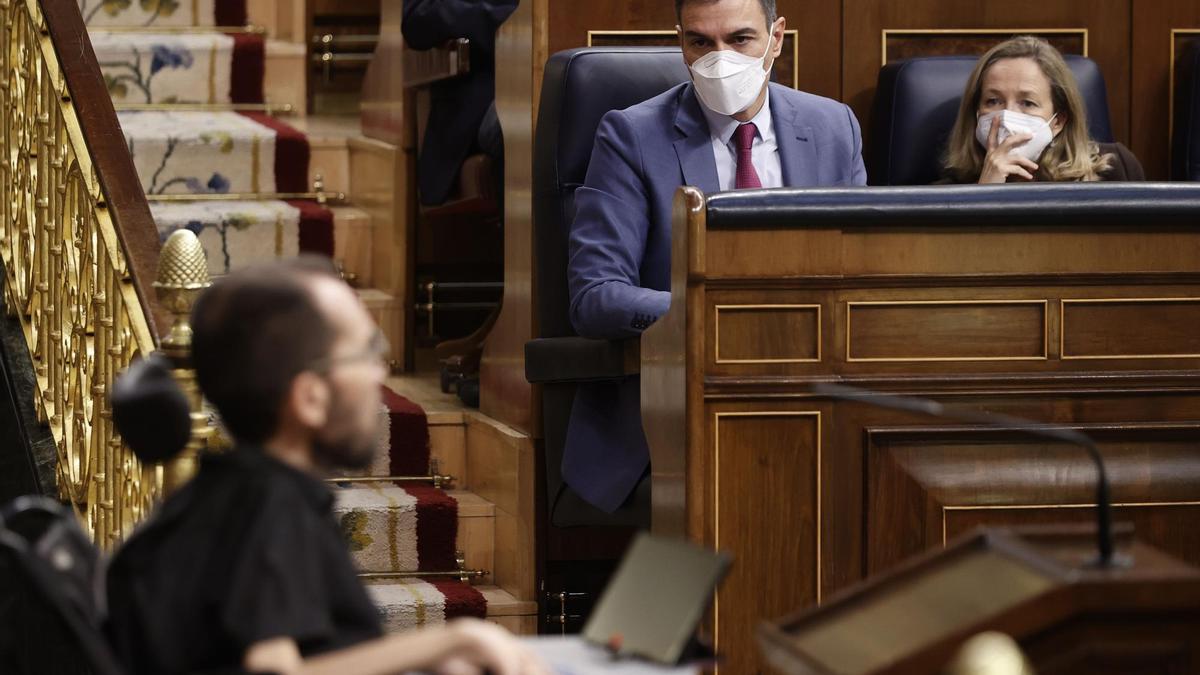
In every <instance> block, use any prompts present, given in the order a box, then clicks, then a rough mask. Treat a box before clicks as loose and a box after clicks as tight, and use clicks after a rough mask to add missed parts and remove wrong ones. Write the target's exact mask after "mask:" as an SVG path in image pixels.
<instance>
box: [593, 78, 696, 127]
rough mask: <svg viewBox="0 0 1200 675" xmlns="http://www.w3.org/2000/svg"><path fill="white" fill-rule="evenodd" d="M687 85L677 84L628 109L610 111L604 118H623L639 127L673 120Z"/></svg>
mask: <svg viewBox="0 0 1200 675" xmlns="http://www.w3.org/2000/svg"><path fill="white" fill-rule="evenodd" d="M686 86H687V84H686V83H684V84H678V85H675V86H674V87H671V88H670V89H668V90H666V91H664V92H663V93H661V94H659V95H657V96H654V97H651V98H648V99H646V100H645V101H642V102H641V103H635V104H633V105H631V106H629V107H628V108H623V109H620V110H611V111H609V112H608V113H607V114H606V115H605V117H606V118H623V119H625V120H628V121H629V122H630V123H631V124H634V125H637V126H639V127H640V126H641V125H644V124H648V123H653V122H654V121H657V120H664V119H671V118H673V116H674V114H675V112H676V110H677V109H678V106H679V96H680V93H681V92H682V90H683V88H684V87H686Z"/></svg>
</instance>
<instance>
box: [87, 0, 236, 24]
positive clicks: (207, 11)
mask: <svg viewBox="0 0 1200 675" xmlns="http://www.w3.org/2000/svg"><path fill="white" fill-rule="evenodd" d="M79 11H80V13H81V14H83V20H84V22H85V23H86V24H87V25H88V27H89V28H92V27H97V26H120V27H146V26H154V27H165V26H171V27H182V26H244V25H246V0H188V1H187V2H184V1H183V0H137V1H136V2H134V1H133V0H79Z"/></svg>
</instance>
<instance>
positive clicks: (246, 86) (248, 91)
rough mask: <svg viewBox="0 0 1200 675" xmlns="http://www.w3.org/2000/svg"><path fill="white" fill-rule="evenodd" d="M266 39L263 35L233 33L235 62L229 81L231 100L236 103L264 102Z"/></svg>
mask: <svg viewBox="0 0 1200 675" xmlns="http://www.w3.org/2000/svg"><path fill="white" fill-rule="evenodd" d="M266 44H267V42H266V40H265V39H263V36H261V35H252V34H249V33H235V34H234V35H233V64H232V72H231V73H230V82H229V100H230V101H233V102H234V103H262V102H263V77H264V73H265V70H264V69H265V67H266V65H265V64H266V58H267V56H266Z"/></svg>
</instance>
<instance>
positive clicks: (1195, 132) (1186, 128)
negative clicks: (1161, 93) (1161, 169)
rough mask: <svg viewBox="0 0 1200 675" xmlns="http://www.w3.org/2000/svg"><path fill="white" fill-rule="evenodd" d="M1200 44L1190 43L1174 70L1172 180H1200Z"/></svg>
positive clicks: (1184, 49)
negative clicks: (1199, 80)
mask: <svg viewBox="0 0 1200 675" xmlns="http://www.w3.org/2000/svg"><path fill="white" fill-rule="evenodd" d="M1198 79H1200V40H1188V41H1186V42H1185V43H1184V44H1183V50H1182V53H1181V54H1180V55H1179V57H1178V61H1177V62H1176V66H1175V109H1174V110H1172V111H1171V114H1172V115H1174V129H1173V130H1172V138H1171V180H1200V82H1198V81H1197V80H1198Z"/></svg>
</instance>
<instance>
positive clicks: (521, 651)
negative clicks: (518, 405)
mask: <svg viewBox="0 0 1200 675" xmlns="http://www.w3.org/2000/svg"><path fill="white" fill-rule="evenodd" d="M446 629H447V630H448V631H449V632H450V635H451V636H453V639H454V641H455V642H456V647H455V649H454V650H453V653H452V654H451V655H450V657H449V658H448V659H446V660H445V661H443V662H442V663H440V664H438V667H437V672H438V673H439V674H440V675H479V674H481V673H483V672H488V673H491V674H492V675H548V674H549V671H548V670H547V669H546V667H545V666H544V665H542V662H541V661H540V660H538V658H537V657H536V656H534V655H533V652H531V651H530V650H529V649H528V648H527V647H525V645H523V644H521V643H520V642H518V641H517V640H516V639H515V638H514V637H513V636H512V634H511V633H509V632H508V631H506V630H504V629H503V628H500V627H499V626H497V625H495V624H492V623H488V622H486V621H480V620H479V619H458V620H457V621H453V622H451V623H450V624H448V625H447V626H446Z"/></svg>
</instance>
